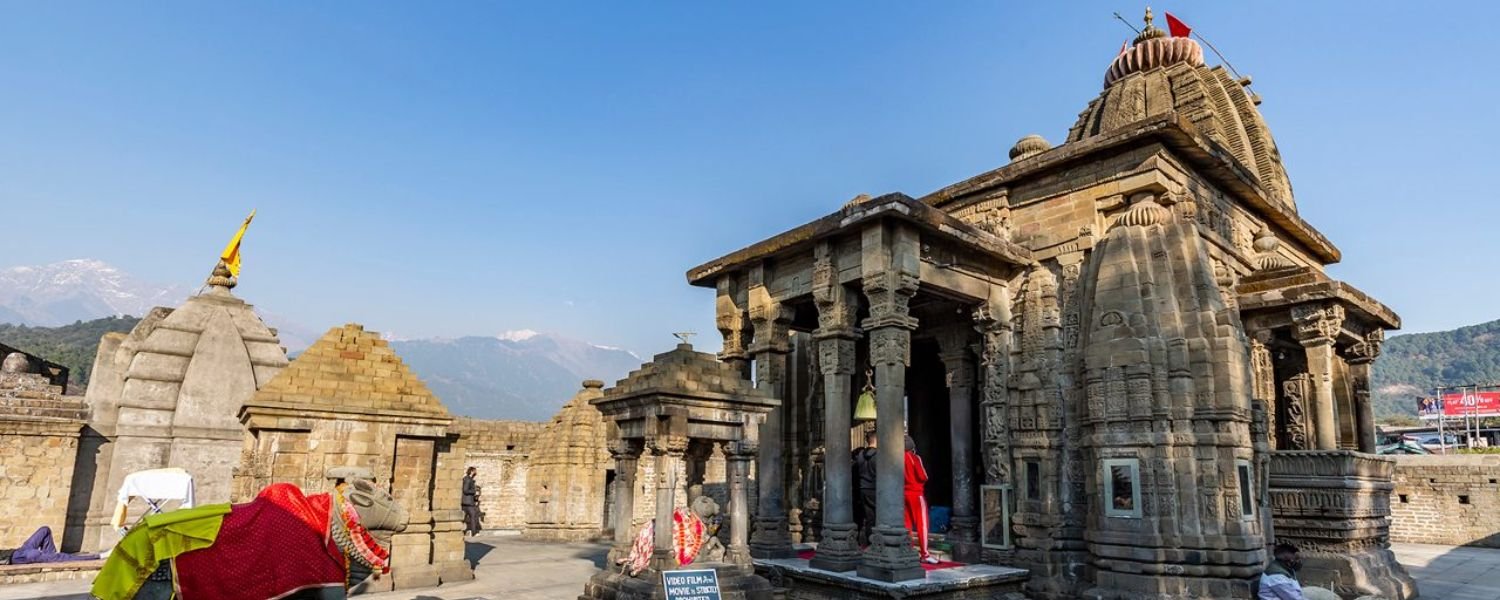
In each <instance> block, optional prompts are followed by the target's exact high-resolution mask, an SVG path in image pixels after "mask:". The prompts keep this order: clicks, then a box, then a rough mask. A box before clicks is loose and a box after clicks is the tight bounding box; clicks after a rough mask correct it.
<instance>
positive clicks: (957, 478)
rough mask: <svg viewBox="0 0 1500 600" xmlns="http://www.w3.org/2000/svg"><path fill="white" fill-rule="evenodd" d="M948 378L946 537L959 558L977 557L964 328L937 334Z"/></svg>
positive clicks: (970, 379) (970, 367) (970, 384)
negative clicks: (950, 459) (950, 451)
mask: <svg viewBox="0 0 1500 600" xmlns="http://www.w3.org/2000/svg"><path fill="white" fill-rule="evenodd" d="M938 344H939V346H940V349H941V352H942V354H941V355H940V358H941V359H942V361H943V367H944V368H945V369H947V371H948V374H947V382H948V413H949V421H948V423H949V425H948V439H949V441H950V442H951V443H952V445H953V468H952V471H953V516H952V525H951V527H950V528H949V530H948V540H949V541H950V542H952V543H953V557H954V559H955V560H957V561H959V562H967V563H972V562H978V561H979V515H978V514H976V510H975V505H976V502H975V499H976V498H977V492H976V490H975V489H974V459H973V456H974V408H973V406H974V356H973V355H972V354H970V353H969V336H968V335H967V332H966V331H965V330H962V329H961V330H958V331H954V332H950V333H949V334H948V335H944V336H940V337H939V338H938Z"/></svg>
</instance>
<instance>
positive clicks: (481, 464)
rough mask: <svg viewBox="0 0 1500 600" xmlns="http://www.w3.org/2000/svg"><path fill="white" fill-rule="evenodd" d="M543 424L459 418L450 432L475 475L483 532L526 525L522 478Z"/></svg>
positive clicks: (524, 491)
mask: <svg viewBox="0 0 1500 600" xmlns="http://www.w3.org/2000/svg"><path fill="white" fill-rule="evenodd" d="M546 425H547V424H546V423H539V422H531V421H504V420H494V419H472V418H468V417H459V418H456V419H454V420H453V425H452V426H451V429H452V430H453V431H455V432H457V433H458V434H459V440H460V443H462V444H464V446H465V447H467V449H468V456H467V460H468V464H466V465H465V467H466V468H467V467H470V466H472V467H475V468H477V469H479V473H478V474H477V475H476V476H475V480H476V481H477V482H478V483H479V487H480V489H481V492H480V494H479V509H480V511H481V512H483V513H484V521H483V523H484V527H485V529H516V530H519V529H523V528H525V526H526V507H527V503H526V478H527V474H528V473H529V472H530V453H531V450H532V448H533V447H534V446H535V444H536V438H537V436H538V435H540V434H541V432H542V429H543V428H544V427H545V426H546Z"/></svg>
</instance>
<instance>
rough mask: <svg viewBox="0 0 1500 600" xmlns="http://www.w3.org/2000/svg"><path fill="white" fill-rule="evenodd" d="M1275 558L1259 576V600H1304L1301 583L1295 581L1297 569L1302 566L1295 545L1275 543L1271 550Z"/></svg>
mask: <svg viewBox="0 0 1500 600" xmlns="http://www.w3.org/2000/svg"><path fill="white" fill-rule="evenodd" d="M1272 554H1273V555H1274V556H1275V557H1276V560H1274V561H1272V562H1271V566H1269V567H1266V572H1265V573H1263V574H1262V575H1261V576H1260V592H1259V594H1257V598H1259V599H1260V600H1305V599H1306V596H1303V595H1302V584H1301V583H1299V582H1298V581H1297V570H1298V569H1301V568H1302V557H1301V556H1300V555H1299V554H1298V553H1297V547H1296V546H1293V545H1291V544H1284V543H1283V544H1276V548H1275V549H1274V550H1273V551H1272Z"/></svg>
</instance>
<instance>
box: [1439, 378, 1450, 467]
mask: <svg viewBox="0 0 1500 600" xmlns="http://www.w3.org/2000/svg"><path fill="white" fill-rule="evenodd" d="M1437 409H1438V452H1439V453H1440V454H1447V453H1448V445H1447V444H1446V443H1444V441H1443V420H1444V419H1446V418H1447V416H1448V414H1447V413H1448V405H1447V404H1445V403H1444V402H1443V386H1441V385H1440V386H1437Z"/></svg>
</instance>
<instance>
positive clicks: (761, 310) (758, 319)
mask: <svg viewBox="0 0 1500 600" xmlns="http://www.w3.org/2000/svg"><path fill="white" fill-rule="evenodd" d="M791 325H792V310H791V309H790V308H787V307H785V306H784V305H782V304H781V303H780V302H776V301H774V300H772V299H771V298H770V297H769V293H766V297H765V298H763V299H762V301H761V302H755V303H752V304H751V305H750V326H751V328H752V329H753V330H754V331H755V337H754V339H752V340H751V342H750V353H751V354H762V353H765V352H772V353H775V354H786V353H789V352H791V351H792V345H791V334H792V329H791Z"/></svg>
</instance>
